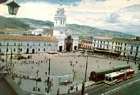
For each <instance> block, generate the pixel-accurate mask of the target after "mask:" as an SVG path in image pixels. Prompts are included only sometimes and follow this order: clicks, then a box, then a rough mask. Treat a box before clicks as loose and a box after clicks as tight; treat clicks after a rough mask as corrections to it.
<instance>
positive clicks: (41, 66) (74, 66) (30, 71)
mask: <svg viewBox="0 0 140 95" xmlns="http://www.w3.org/2000/svg"><path fill="white" fill-rule="evenodd" d="M31 56H32V58H31V59H28V60H27V59H26V60H18V61H16V60H13V63H14V68H13V71H14V73H16V74H18V75H25V76H30V77H36V71H37V70H38V71H39V73H38V76H39V77H41V80H42V81H41V82H38V83H37V85H36V81H34V80H30V79H21V83H20V87H21V88H22V89H23V90H24V91H27V92H32V93H35V92H34V91H33V87H35V86H37V87H38V88H40V91H39V92H38V93H44V94H45V93H46V92H45V87H46V83H45V80H46V79H47V77H48V75H47V74H46V72H47V73H48V66H49V65H48V58H50V80H51V81H52V84H53V85H52V87H51V91H50V93H51V95H56V93H57V90H58V89H60V94H64V93H68V89H69V88H70V86H71V85H74V86H77V85H81V83H82V82H83V80H84V73H85V63H86V57H85V55H84V54H81V53H80V52H75V53H58V54H48V53H40V54H32V55H31ZM124 65H130V66H131V67H132V68H134V69H135V70H136V72H137V65H136V64H134V63H133V62H129V63H127V62H126V61H123V60H121V59H114V58H110V57H106V56H103V55H97V54H94V55H88V71H87V81H88V78H89V75H90V72H91V71H104V70H108V69H110V68H112V69H113V68H115V67H118V66H124ZM15 79H16V80H15V81H16V82H17V84H18V83H19V80H20V78H15ZM66 80H70V81H72V83H70V84H68V85H60V82H63V81H66ZM93 83H94V82H93Z"/></svg>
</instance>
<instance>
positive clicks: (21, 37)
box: [0, 35, 57, 42]
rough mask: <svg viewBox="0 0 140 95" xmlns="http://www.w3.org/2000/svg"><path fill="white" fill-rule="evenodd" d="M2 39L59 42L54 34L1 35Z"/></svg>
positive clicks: (0, 38)
mask: <svg viewBox="0 0 140 95" xmlns="http://www.w3.org/2000/svg"><path fill="white" fill-rule="evenodd" d="M0 40H15V41H47V42H57V39H56V38H55V37H53V36H32V35H28V36H27V35H26V36H25V35H0Z"/></svg>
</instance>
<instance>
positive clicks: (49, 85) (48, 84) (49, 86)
mask: <svg viewBox="0 0 140 95" xmlns="http://www.w3.org/2000/svg"><path fill="white" fill-rule="evenodd" d="M50 72H51V68H50V58H49V67H48V79H47V86H48V89H47V93H49V92H50V88H51V82H50Z"/></svg>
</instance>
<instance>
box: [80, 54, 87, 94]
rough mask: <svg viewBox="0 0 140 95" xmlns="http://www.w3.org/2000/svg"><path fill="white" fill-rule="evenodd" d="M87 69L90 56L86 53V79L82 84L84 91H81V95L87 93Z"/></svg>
mask: <svg viewBox="0 0 140 95" xmlns="http://www.w3.org/2000/svg"><path fill="white" fill-rule="evenodd" d="M87 69H88V55H87V52H86V68H85V77H84V80H83V83H82V91H81V95H84V93H85V82H86V78H87Z"/></svg>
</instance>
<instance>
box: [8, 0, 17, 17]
mask: <svg viewBox="0 0 140 95" xmlns="http://www.w3.org/2000/svg"><path fill="white" fill-rule="evenodd" d="M7 6H8V12H9V14H10V15H16V14H17V12H18V9H19V7H20V6H19V5H18V4H17V3H16V2H15V1H14V0H13V1H11V2H10V3H8V4H7Z"/></svg>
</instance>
